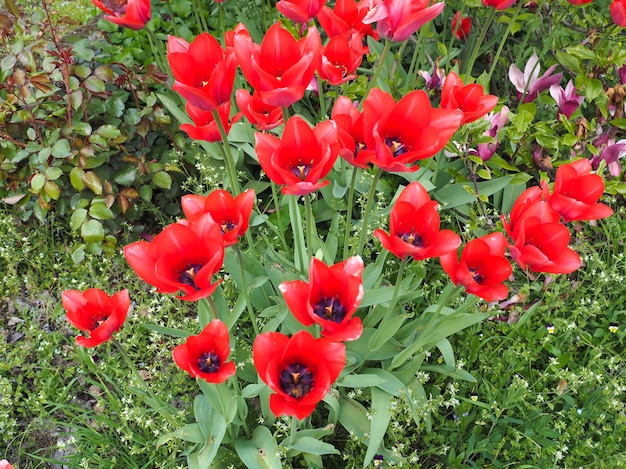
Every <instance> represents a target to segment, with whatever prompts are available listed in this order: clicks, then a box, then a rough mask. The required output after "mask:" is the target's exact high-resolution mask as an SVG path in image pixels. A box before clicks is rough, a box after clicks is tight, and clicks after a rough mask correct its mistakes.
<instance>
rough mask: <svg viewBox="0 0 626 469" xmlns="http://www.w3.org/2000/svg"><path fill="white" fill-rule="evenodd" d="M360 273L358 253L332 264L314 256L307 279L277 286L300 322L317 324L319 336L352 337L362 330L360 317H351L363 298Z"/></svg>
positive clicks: (361, 262)
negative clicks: (306, 280) (319, 330)
mask: <svg viewBox="0 0 626 469" xmlns="http://www.w3.org/2000/svg"><path fill="white" fill-rule="evenodd" d="M362 273H363V260H362V259H361V258H360V257H359V256H354V257H351V258H349V259H346V260H345V261H343V262H339V263H338V264H335V265H332V266H327V265H326V264H324V263H323V262H322V261H320V260H318V259H316V258H315V257H314V258H313V259H311V265H310V268H309V281H308V282H305V281H303V280H294V281H292V282H283V283H281V284H280V285H279V287H278V288H279V289H280V291H281V292H282V294H283V297H284V298H285V301H286V302H287V306H288V307H289V310H290V311H291V312H292V313H293V315H294V316H295V317H296V319H297V320H298V321H300V322H301V323H302V324H304V325H305V326H311V325H313V324H319V325H320V326H321V328H322V331H321V334H322V336H324V337H327V338H328V339H331V340H336V341H344V340H356V339H358V338H359V337H360V336H361V333H362V332H363V325H362V324H361V319H360V318H356V317H352V315H353V314H354V312H355V311H356V310H357V308H358V307H359V303H360V302H361V300H362V299H363V281H362V280H361V274H362Z"/></svg>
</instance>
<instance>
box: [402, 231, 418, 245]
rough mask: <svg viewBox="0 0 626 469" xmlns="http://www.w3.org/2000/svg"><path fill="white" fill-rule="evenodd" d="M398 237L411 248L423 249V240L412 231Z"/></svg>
mask: <svg viewBox="0 0 626 469" xmlns="http://www.w3.org/2000/svg"><path fill="white" fill-rule="evenodd" d="M399 237H400V239H401V240H402V241H404V242H405V243H409V244H412V245H413V246H416V247H418V248H423V247H424V240H423V239H422V237H421V236H420V235H418V234H417V233H413V232H412V231H411V232H409V233H401V234H400V235H399Z"/></svg>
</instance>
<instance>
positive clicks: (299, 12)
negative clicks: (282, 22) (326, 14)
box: [276, 0, 326, 24]
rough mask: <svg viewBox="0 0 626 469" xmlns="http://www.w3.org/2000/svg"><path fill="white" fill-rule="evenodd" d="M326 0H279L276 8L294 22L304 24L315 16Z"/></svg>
mask: <svg viewBox="0 0 626 469" xmlns="http://www.w3.org/2000/svg"><path fill="white" fill-rule="evenodd" d="M325 4H326V0H279V1H278V2H276V9H277V10H278V11H280V12H281V13H282V14H283V15H285V17H287V18H289V19H290V20H291V21H293V22H294V23H296V24H306V23H308V22H309V21H310V20H312V19H313V18H315V17H316V16H317V14H318V13H319V11H320V10H321V9H322V7H323V6H324V5H325Z"/></svg>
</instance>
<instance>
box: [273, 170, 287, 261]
mask: <svg viewBox="0 0 626 469" xmlns="http://www.w3.org/2000/svg"><path fill="white" fill-rule="evenodd" d="M270 185H271V187H272V198H273V199H274V209H275V210H276V223H278V230H277V231H278V236H279V237H280V240H281V241H282V243H283V249H284V250H285V252H287V250H288V249H287V240H286V239H285V229H284V225H283V217H282V215H281V214H280V213H281V211H282V209H281V207H280V200H279V199H278V192H277V190H276V189H277V187H276V183H275V182H274V181H271V183H270Z"/></svg>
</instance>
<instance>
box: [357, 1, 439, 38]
mask: <svg viewBox="0 0 626 469" xmlns="http://www.w3.org/2000/svg"><path fill="white" fill-rule="evenodd" d="M443 7H444V2H439V3H434V4H432V5H430V0H370V9H369V12H368V13H367V16H366V17H365V18H364V19H363V23H365V24H371V23H376V31H378V33H379V34H380V35H381V36H382V37H384V38H387V39H390V40H392V41H396V42H402V41H406V40H407V39H408V38H409V37H410V36H411V35H412V34H413V33H414V32H415V31H417V30H418V29H419V28H420V26H422V25H423V24H424V23H427V22H429V21H430V20H432V19H434V18H436V17H437V16H439V14H440V13H441V12H442V11H443Z"/></svg>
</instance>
